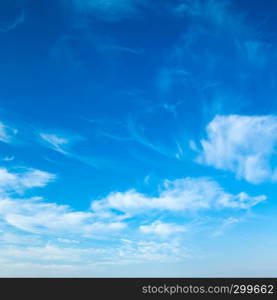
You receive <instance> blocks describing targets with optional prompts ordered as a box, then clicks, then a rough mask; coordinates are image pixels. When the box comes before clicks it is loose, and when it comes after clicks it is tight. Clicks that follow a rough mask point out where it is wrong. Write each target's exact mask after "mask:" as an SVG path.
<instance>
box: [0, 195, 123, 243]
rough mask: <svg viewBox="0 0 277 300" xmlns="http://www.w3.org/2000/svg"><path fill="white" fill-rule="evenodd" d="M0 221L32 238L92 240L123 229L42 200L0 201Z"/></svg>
mask: <svg viewBox="0 0 277 300" xmlns="http://www.w3.org/2000/svg"><path fill="white" fill-rule="evenodd" d="M0 218H1V219H2V220H4V221H5V222H6V224H8V225H10V226H13V227H14V228H16V229H19V230H22V231H25V232H30V233H35V234H53V235H61V234H65V233H67V234H73V235H80V236H86V237H92V236H93V237H96V236H100V235H103V236H104V235H106V234H110V233H116V232H118V231H120V230H122V229H124V228H125V226H126V225H125V224H124V223H122V222H117V221H110V222H108V223H103V222H99V221H97V220H96V218H95V215H93V214H92V213H90V212H84V211H72V210H71V209H70V207H68V206H65V205H58V204H55V203H47V202H42V199H39V198H33V199H10V198H2V199H0Z"/></svg>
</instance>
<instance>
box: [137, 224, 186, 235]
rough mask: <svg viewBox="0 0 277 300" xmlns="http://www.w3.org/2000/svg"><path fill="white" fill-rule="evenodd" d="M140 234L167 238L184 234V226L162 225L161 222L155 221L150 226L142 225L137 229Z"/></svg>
mask: <svg viewBox="0 0 277 300" xmlns="http://www.w3.org/2000/svg"><path fill="white" fill-rule="evenodd" d="M139 230H140V231H141V232H142V233H146V234H151V235H158V236H160V237H164V238H166V237H168V236H170V235H172V234H174V233H182V232H186V230H187V229H186V227H185V226H180V225H177V224H172V223H163V222H161V221H155V222H153V223H151V224H150V225H142V226H140V227H139Z"/></svg>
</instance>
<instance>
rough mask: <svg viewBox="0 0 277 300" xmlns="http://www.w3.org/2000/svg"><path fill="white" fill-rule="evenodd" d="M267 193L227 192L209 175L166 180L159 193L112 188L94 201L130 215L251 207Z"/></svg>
mask: <svg viewBox="0 0 277 300" xmlns="http://www.w3.org/2000/svg"><path fill="white" fill-rule="evenodd" d="M265 199H266V196H257V197H251V196H249V195H248V194H246V193H243V192H242V193H239V194H237V195H233V194H230V193H227V192H225V191H224V190H223V188H222V187H221V186H220V185H219V184H218V183H217V182H215V181H213V180H211V179H209V178H185V179H177V180H174V181H168V180H166V181H165V182H164V185H163V188H162V189H161V190H160V192H159V195H158V196H157V197H149V196H146V195H143V194H141V193H138V192H137V191H135V190H129V191H126V192H113V193H111V194H109V195H108V196H107V197H106V198H104V199H101V200H98V201H94V202H92V209H93V210H94V211H96V212H101V211H107V210H111V209H112V210H117V211H120V212H123V213H126V214H127V215H136V214H144V213H146V212H148V211H151V210H167V211H172V212H174V211H175V212H177V211H198V210H208V209H224V208H225V209H227V208H236V209H248V208H250V207H252V206H254V205H256V204H257V203H259V202H261V201H264V200H265Z"/></svg>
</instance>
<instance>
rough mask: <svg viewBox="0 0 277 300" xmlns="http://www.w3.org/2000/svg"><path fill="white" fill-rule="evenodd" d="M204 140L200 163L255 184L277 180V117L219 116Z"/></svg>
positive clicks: (202, 141)
mask: <svg viewBox="0 0 277 300" xmlns="http://www.w3.org/2000/svg"><path fill="white" fill-rule="evenodd" d="M206 131H207V138H206V139H203V140H201V142H200V143H201V146H202V151H201V153H200V155H199V156H198V158H197V162H199V163H201V164H205V165H209V166H213V167H215V168H217V169H221V170H229V171H232V172H234V173H235V174H236V176H237V177H238V178H244V179H245V180H247V181H249V182H251V183H261V182H264V181H276V180H277V177H276V173H277V170H276V167H275V166H274V163H273V161H272V159H273V157H274V156H275V154H276V145H277V118H276V116H240V115H229V116H216V117H215V118H214V119H213V120H212V121H211V123H209V124H208V126H207V128H206Z"/></svg>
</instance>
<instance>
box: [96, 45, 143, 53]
mask: <svg viewBox="0 0 277 300" xmlns="http://www.w3.org/2000/svg"><path fill="white" fill-rule="evenodd" d="M100 48H101V50H105V51H115V52H123V53H129V54H134V55H139V54H142V53H143V49H133V48H130V47H126V46H120V45H112V44H111V45H102V46H100Z"/></svg>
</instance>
